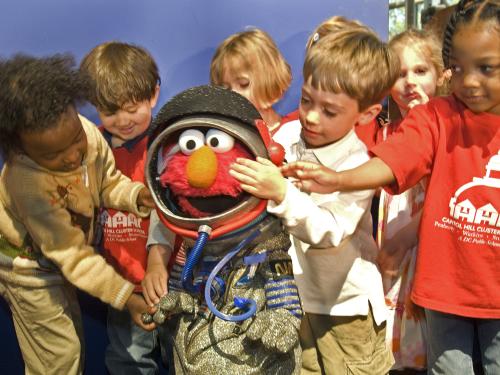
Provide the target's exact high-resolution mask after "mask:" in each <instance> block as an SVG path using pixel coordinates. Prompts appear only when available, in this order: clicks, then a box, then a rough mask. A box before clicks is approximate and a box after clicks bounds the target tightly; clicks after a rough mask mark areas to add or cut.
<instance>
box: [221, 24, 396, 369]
mask: <svg viewBox="0 0 500 375" xmlns="http://www.w3.org/2000/svg"><path fill="white" fill-rule="evenodd" d="M398 74H399V60H398V58H397V56H395V55H394V54H392V53H391V52H390V51H389V50H388V48H387V45H386V44H385V43H383V42H382V41H380V39H379V38H378V37H377V36H376V35H375V34H374V33H373V32H371V31H369V30H347V31H345V32H340V33H337V34H335V35H330V36H325V37H324V38H321V39H320V40H319V41H318V42H317V44H316V45H315V46H314V48H311V49H310V50H309V51H308V52H307V56H306V59H305V63H304V69H303V75H304V85H303V86H302V98H301V103H300V107H299V121H300V125H301V130H300V133H299V132H298V131H294V130H297V129H296V128H297V127H298V125H299V124H298V123H294V122H291V123H289V124H287V125H288V127H289V128H290V134H293V133H294V134H296V141H295V142H293V144H292V145H291V147H290V148H289V149H288V150H286V151H287V154H286V159H287V160H288V161H289V162H291V161H294V160H308V161H315V162H317V163H321V164H323V165H325V166H328V167H329V168H332V169H334V170H337V171H340V170H344V169H349V168H353V167H354V166H357V165H360V164H362V163H364V162H365V161H367V160H368V159H369V156H368V153H367V150H366V147H365V146H364V144H363V143H362V142H361V141H360V140H359V139H358V138H357V136H356V134H355V132H354V126H355V125H360V126H362V125H364V124H368V123H369V122H370V121H372V120H373V119H374V118H375V116H376V115H377V114H378V113H379V112H380V110H381V109H382V106H381V104H380V102H381V100H382V99H383V98H384V96H385V95H386V94H387V93H388V91H389V89H390V88H391V87H392V85H393V84H394V82H395V80H396V79H397V77H398ZM290 134H289V135H290ZM276 141H278V142H279V140H276ZM231 174H232V175H233V176H234V177H235V178H237V179H238V180H239V181H240V182H241V184H242V188H243V189H244V190H245V191H247V192H248V193H250V194H253V195H255V196H257V197H259V198H263V199H269V203H268V211H269V212H270V213H273V214H275V215H276V216H278V217H280V218H282V219H283V222H284V223H285V226H286V227H287V229H288V231H289V232H290V234H291V235H292V248H291V249H290V254H291V256H292V261H293V271H294V275H295V279H296V282H297V285H298V288H299V294H300V297H301V300H302V304H303V309H304V312H305V316H304V318H303V320H302V324H301V329H300V336H301V337H300V339H301V346H302V350H303V355H302V371H301V373H302V374H325V373H326V374H343V373H346V369H349V370H350V371H351V372H352V373H358V372H359V371H361V370H362V371H363V372H364V373H372V374H384V373H387V372H388V371H389V369H390V368H391V366H392V363H393V358H392V354H391V352H390V350H388V349H387V347H386V345H385V342H384V336H385V319H386V307H385V303H384V292H383V288H382V280H381V276H380V273H379V271H378V269H377V266H376V263H375V260H376V257H377V246H376V244H375V241H374V240H373V237H372V226H371V217H370V204H371V199H372V196H373V190H365V191H355V192H348V193H333V194H310V195H309V194H306V193H304V192H301V191H300V190H298V189H297V188H296V187H295V186H294V185H293V183H292V181H289V180H286V179H285V178H284V177H282V175H281V173H280V171H279V168H278V167H276V166H275V165H273V164H272V163H271V162H269V161H268V160H264V159H261V158H258V159H257V161H252V160H248V159H238V163H236V164H234V165H233V167H232V171H231Z"/></svg>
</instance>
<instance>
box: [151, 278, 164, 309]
mask: <svg viewBox="0 0 500 375" xmlns="http://www.w3.org/2000/svg"><path fill="white" fill-rule="evenodd" d="M166 283H167V281H166V277H162V276H161V275H158V277H157V278H155V279H154V283H153V287H154V290H155V294H156V296H155V301H156V300H157V301H158V302H160V301H159V299H160V298H161V297H163V296H164V295H165V292H166ZM158 302H156V303H158Z"/></svg>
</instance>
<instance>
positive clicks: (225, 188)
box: [160, 129, 253, 218]
mask: <svg viewBox="0 0 500 375" xmlns="http://www.w3.org/2000/svg"><path fill="white" fill-rule="evenodd" d="M239 157H242V158H253V157H252V155H251V153H250V152H249V151H248V150H247V149H246V148H245V147H244V146H243V145H242V144H241V143H238V141H237V140H236V139H234V138H233V137H232V136H230V135H229V134H227V133H225V132H223V131H221V130H218V129H210V130H208V132H207V133H206V134H204V133H203V132H201V131H200V130H198V129H188V130H185V131H184V132H182V133H181V135H180V136H179V140H178V142H177V144H174V145H171V146H167V147H165V149H164V150H163V159H162V160H163V161H162V163H163V165H162V168H161V169H162V170H163V172H162V173H161V175H160V183H161V185H162V186H164V187H168V188H169V189H170V192H171V197H172V198H173V199H174V200H175V201H176V202H175V203H176V204H177V205H178V207H179V209H180V210H181V211H183V212H184V214H186V215H187V216H190V217H195V218H199V217H206V216H212V215H214V214H217V213H221V212H224V211H226V210H228V209H230V208H232V207H234V206H236V205H237V204H238V203H239V202H240V201H241V200H242V198H243V197H244V196H245V194H246V193H244V192H243V191H242V190H241V187H240V184H239V182H237V181H236V180H235V179H234V178H233V177H231V176H230V175H229V168H230V166H231V164H232V163H233V162H234V161H235V160H236V158H239Z"/></svg>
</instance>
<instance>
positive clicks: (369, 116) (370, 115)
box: [358, 103, 382, 125]
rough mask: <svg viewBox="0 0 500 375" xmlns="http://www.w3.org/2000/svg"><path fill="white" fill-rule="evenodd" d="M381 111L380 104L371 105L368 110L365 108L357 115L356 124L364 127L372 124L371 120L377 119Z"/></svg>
mask: <svg viewBox="0 0 500 375" xmlns="http://www.w3.org/2000/svg"><path fill="white" fill-rule="evenodd" d="M381 110H382V104H380V103H377V104H372V105H371V106H369V107H368V108H365V109H364V110H363V111H362V112H361V114H360V115H359V118H358V124H359V125H366V124H368V123H370V122H372V121H373V119H374V118H375V117H377V115H378V114H379V113H380V111H381Z"/></svg>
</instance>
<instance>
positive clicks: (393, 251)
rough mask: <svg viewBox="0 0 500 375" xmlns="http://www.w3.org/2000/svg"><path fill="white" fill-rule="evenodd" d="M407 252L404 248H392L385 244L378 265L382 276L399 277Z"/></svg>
mask: <svg viewBox="0 0 500 375" xmlns="http://www.w3.org/2000/svg"><path fill="white" fill-rule="evenodd" d="M387 242H390V241H387ZM406 251H407V249H405V248H404V247H400V246H395V247H394V248H392V247H391V246H390V244H389V243H387V244H384V247H383V248H382V249H380V251H379V253H378V256H377V264H378V266H379V268H380V272H381V273H382V275H387V276H393V277H395V276H397V275H398V273H399V269H400V267H401V262H402V261H403V259H404V257H405V255H406Z"/></svg>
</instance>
